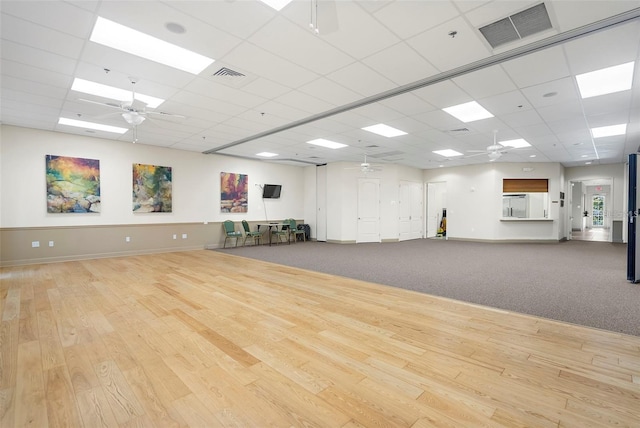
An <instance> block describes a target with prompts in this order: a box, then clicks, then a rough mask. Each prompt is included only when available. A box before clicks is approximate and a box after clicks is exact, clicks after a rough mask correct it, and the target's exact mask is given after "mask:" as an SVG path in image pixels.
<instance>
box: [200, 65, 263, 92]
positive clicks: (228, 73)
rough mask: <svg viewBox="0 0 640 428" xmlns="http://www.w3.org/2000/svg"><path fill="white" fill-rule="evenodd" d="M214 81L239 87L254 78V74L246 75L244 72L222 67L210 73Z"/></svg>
mask: <svg viewBox="0 0 640 428" xmlns="http://www.w3.org/2000/svg"><path fill="white" fill-rule="evenodd" d="M211 77H213V78H214V79H216V81H218V82H220V83H224V84H226V85H230V86H234V87H236V88H238V87H241V86H244V85H246V84H247V83H249V82H250V81H252V80H254V79H255V76H251V77H247V75H246V74H244V73H241V72H239V71H237V70H232V69H230V68H228V67H222V68H220V69H219V70H218V71H216V72H215V73H213V74H212V75H211Z"/></svg>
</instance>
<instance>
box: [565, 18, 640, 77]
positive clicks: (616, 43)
mask: <svg viewBox="0 0 640 428" xmlns="http://www.w3.org/2000/svg"><path fill="white" fill-rule="evenodd" d="M638 34H640V21H638V20H636V21H633V22H630V23H628V24H624V25H621V26H619V27H616V28H612V29H610V30H608V31H604V32H598V33H595V34H592V35H589V36H588V37H583V38H580V39H577V40H573V41H570V42H568V43H566V44H565V45H564V50H565V52H566V55H567V58H568V59H569V62H570V64H571V65H570V67H571V72H572V73H574V74H581V73H586V72H589V71H594V70H599V69H601V68H605V67H611V66H613V65H619V64H624V63H627V62H630V61H635V60H637V59H638V55H640V54H639V53H638V52H639V50H640V37H638Z"/></svg>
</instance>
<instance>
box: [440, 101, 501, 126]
mask: <svg viewBox="0 0 640 428" xmlns="http://www.w3.org/2000/svg"><path fill="white" fill-rule="evenodd" d="M442 110H444V111H445V112H447V113H449V114H450V115H451V116H453V117H455V118H456V119H458V120H461V121H463V122H465V123H466V122H474V121H476V120H480V119H487V118H489V117H493V115H492V114H491V113H489V112H488V111H487V110H486V109H485V108H484V107H482V106H481V105H480V104H478V103H477V102H475V101H471V102H468V103H464V104H458V105H457V106H451V107H447V108H443V109H442Z"/></svg>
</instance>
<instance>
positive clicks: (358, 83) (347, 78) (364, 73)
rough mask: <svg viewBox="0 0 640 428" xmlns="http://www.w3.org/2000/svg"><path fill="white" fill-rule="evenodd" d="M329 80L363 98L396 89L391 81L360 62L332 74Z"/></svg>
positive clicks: (328, 76)
mask: <svg viewBox="0 0 640 428" xmlns="http://www.w3.org/2000/svg"><path fill="white" fill-rule="evenodd" d="M327 78H328V79H331V80H333V81H334V82H336V83H338V84H339V85H342V86H344V87H346V88H349V89H351V90H353V91H355V92H357V93H358V94H359V95H361V96H362V97H367V96H369V95H375V94H378V93H380V92H384V91H386V90H389V89H392V88H395V87H396V85H394V83H393V82H392V81H391V80H389V79H387V78H386V77H384V76H382V75H381V74H379V73H376V72H375V71H373V70H372V69H370V68H369V67H367V66H365V65H363V64H362V63H359V62H356V63H353V64H350V65H348V66H346V67H344V68H342V69H340V70H338V71H336V72H334V73H331V74H329V75H327Z"/></svg>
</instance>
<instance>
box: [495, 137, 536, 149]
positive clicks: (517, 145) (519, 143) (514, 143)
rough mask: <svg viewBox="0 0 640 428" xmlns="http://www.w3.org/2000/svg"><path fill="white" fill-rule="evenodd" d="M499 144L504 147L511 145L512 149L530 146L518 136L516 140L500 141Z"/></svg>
mask: <svg viewBox="0 0 640 428" xmlns="http://www.w3.org/2000/svg"><path fill="white" fill-rule="evenodd" d="M499 144H500V145H501V146H505V147H513V148H514V149H520V148H522V147H530V146H531V144H529V143H527V141H526V140H523V139H522V138H518V139H517V140H507V141H500V142H499Z"/></svg>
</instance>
